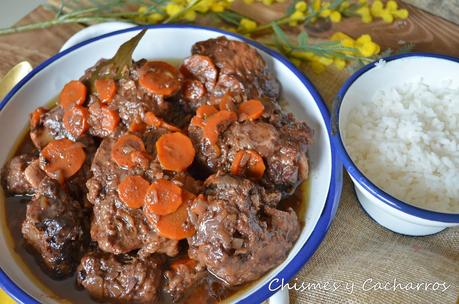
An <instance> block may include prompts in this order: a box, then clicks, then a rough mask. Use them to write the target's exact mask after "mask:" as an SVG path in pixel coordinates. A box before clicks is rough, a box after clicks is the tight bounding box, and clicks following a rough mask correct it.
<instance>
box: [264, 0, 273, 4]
mask: <svg viewBox="0 0 459 304" xmlns="http://www.w3.org/2000/svg"><path fill="white" fill-rule="evenodd" d="M261 2H262V3H263V4H264V5H271V4H273V0H261Z"/></svg>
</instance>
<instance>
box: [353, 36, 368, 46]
mask: <svg viewBox="0 0 459 304" xmlns="http://www.w3.org/2000/svg"><path fill="white" fill-rule="evenodd" d="M355 42H356V43H357V44H365V43H369V42H371V36H370V35H368V34H363V35H362V36H360V37H359V38H357V40H356V41H355Z"/></svg>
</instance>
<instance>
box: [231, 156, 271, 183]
mask: <svg viewBox="0 0 459 304" xmlns="http://www.w3.org/2000/svg"><path fill="white" fill-rule="evenodd" d="M265 169H266V167H265V163H264V161H263V158H262V157H261V155H260V154H258V152H257V151H254V150H240V151H238V152H237V153H236V156H235V157H234V160H233V163H232V164H231V170H230V171H231V174H233V175H236V176H240V175H244V174H245V175H246V176H247V177H249V178H253V179H255V180H258V179H260V178H262V177H263V174H264V173H265Z"/></svg>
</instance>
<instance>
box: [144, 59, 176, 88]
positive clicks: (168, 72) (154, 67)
mask: <svg viewBox="0 0 459 304" xmlns="http://www.w3.org/2000/svg"><path fill="white" fill-rule="evenodd" d="M139 74H140V75H139V84H140V85H141V86H142V87H144V88H145V89H146V90H148V91H150V92H151V93H153V94H157V95H162V96H170V95H172V94H174V93H175V92H177V91H178V90H179V89H180V79H179V72H178V70H177V69H176V68H175V67H173V66H172V65H170V64H168V63H166V62H162V61H147V62H145V64H144V65H143V66H142V67H141V68H140V72H139Z"/></svg>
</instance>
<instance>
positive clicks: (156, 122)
mask: <svg viewBox="0 0 459 304" xmlns="http://www.w3.org/2000/svg"><path fill="white" fill-rule="evenodd" d="M143 120H144V121H145V123H146V124H147V125H149V126H152V127H156V128H160V127H161V128H164V129H167V130H169V131H172V132H181V131H182V130H180V128H178V127H176V126H174V125H172V124H170V123H168V122H165V121H164V120H163V119H161V118H159V117H158V116H156V115H155V114H154V113H153V112H147V113H145V116H144V118H143Z"/></svg>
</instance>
